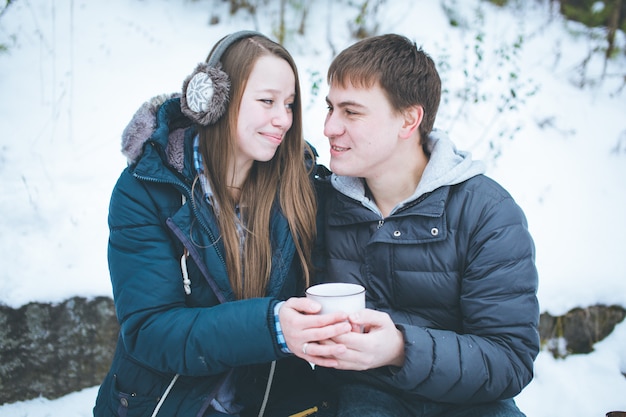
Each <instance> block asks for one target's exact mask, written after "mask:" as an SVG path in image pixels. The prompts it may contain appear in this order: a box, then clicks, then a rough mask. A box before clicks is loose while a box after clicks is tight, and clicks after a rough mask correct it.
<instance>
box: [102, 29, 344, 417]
mask: <svg viewBox="0 0 626 417" xmlns="http://www.w3.org/2000/svg"><path fill="white" fill-rule="evenodd" d="M123 152H124V154H125V155H126V156H127V158H128V160H129V165H128V167H127V168H126V169H125V170H124V171H123V173H122V175H121V177H120V179H119V181H118V183H117V184H116V186H115V189H114V190H113V194H112V197H111V204H110V213H109V227H110V238H109V251H108V259H109V268H110V273H111V281H112V286H113V294H114V299H115V306H116V312H117V317H118V320H119V323H120V327H121V329H120V337H119V340H118V344H117V349H116V352H115V356H114V359H113V363H112V365H111V369H110V372H109V373H108V375H107V376H106V378H105V380H104V382H103V384H102V386H101V387H100V391H99V394H98V398H97V400H96V405H95V408H94V415H95V416H112V415H114V416H128V417H131V416H153V415H157V414H158V415H159V416H169V417H172V416H218V415H242V416H248V415H255V416H256V415H261V414H263V413H264V412H265V415H266V416H269V415H275V416H287V415H290V414H292V413H295V412H298V411H302V410H303V409H306V408H307V407H312V406H314V405H316V402H317V401H318V397H317V391H316V388H315V387H314V386H313V384H312V382H310V380H309V379H308V376H309V375H310V374H311V368H310V367H309V365H308V364H307V363H306V362H305V361H303V360H301V359H298V358H296V357H295V356H293V355H292V354H291V352H290V351H289V349H288V348H287V344H286V342H285V339H284V337H283V335H282V331H281V326H280V321H279V310H280V308H281V306H282V303H281V301H283V300H286V299H287V298H289V297H292V296H295V295H299V294H302V291H303V289H304V288H305V287H306V286H307V285H308V284H309V281H310V279H311V276H312V272H313V261H312V255H311V253H312V251H313V242H314V239H315V229H316V227H315V216H316V199H315V192H314V189H313V187H312V183H311V175H310V171H311V170H310V167H311V166H312V164H313V163H314V160H313V156H312V152H311V150H310V149H308V147H307V145H306V143H305V141H304V140H303V137H302V116H301V103H300V90H299V81H298V73H297V69H296V65H295V63H294V61H293V59H292V57H291V56H290V55H289V53H288V52H287V51H286V50H285V49H284V48H283V47H282V46H280V45H278V44H276V43H275V42H273V41H271V40H269V39H268V38H266V37H265V36H263V35H261V34H258V33H255V32H237V33H235V34H232V35H229V36H227V37H226V38H224V39H222V40H221V41H220V42H219V43H218V44H217V45H216V46H215V47H214V48H213V50H212V51H211V54H210V55H209V58H208V59H207V62H206V63H203V64H200V65H198V68H196V71H194V73H193V74H192V75H191V76H190V77H188V78H187V80H185V83H184V84H183V92H182V95H180V94H176V95H173V96H171V97H163V96H162V97H158V98H155V99H153V100H151V101H150V102H148V103H146V104H145V105H144V106H143V107H142V108H141V109H140V110H139V111H138V112H137V114H136V115H135V116H134V118H133V120H132V121H131V123H130V125H129V126H128V127H127V128H126V130H125V131H124V135H123ZM341 331H342V330H341V329H340V327H337V334H338V333H340V332H341ZM331 336H332V335H330V336H329V337H331ZM318 415H322V414H321V413H320V414H318Z"/></svg>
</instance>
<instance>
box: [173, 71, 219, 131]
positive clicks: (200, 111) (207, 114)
mask: <svg viewBox="0 0 626 417" xmlns="http://www.w3.org/2000/svg"><path fill="white" fill-rule="evenodd" d="M229 90H230V80H229V78H228V75H227V74H226V73H225V72H224V71H222V66H221V64H219V63H218V64H217V65H216V66H210V65H209V64H207V63H200V64H198V66H197V67H196V69H195V70H194V72H193V73H192V74H191V75H189V76H188V77H187V78H185V81H184V82H183V94H182V97H181V101H180V105H181V109H182V111H183V113H184V114H185V115H186V116H187V117H189V118H190V119H192V120H193V121H194V122H196V123H199V124H201V125H203V126H208V125H210V124H213V123H215V122H217V121H218V120H219V118H220V117H222V116H223V115H224V113H225V112H226V108H227V107H228V96H229V95H228V93H229Z"/></svg>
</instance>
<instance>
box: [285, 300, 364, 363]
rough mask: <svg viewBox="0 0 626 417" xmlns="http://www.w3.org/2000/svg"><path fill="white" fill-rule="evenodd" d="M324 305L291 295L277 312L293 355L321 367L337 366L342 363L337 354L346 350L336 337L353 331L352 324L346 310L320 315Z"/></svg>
mask: <svg viewBox="0 0 626 417" xmlns="http://www.w3.org/2000/svg"><path fill="white" fill-rule="evenodd" d="M321 308H322V306H321V305H320V304H319V303H317V302H315V301H313V300H310V299H308V298H304V297H302V298H298V297H294V298H290V299H289V300H287V301H285V303H284V304H283V305H282V306H281V307H280V310H279V312H278V317H279V320H280V326H281V328H282V331H283V335H284V336H285V342H286V343H287V347H288V348H289V350H290V351H291V352H292V353H293V354H294V355H296V356H298V357H300V358H302V359H305V360H306V361H308V362H310V363H312V364H315V365H318V366H323V367H326V368H336V367H338V366H339V362H338V360H337V359H336V357H337V356H338V355H342V354H344V353H345V352H346V350H347V349H346V347H345V346H344V345H342V344H341V343H336V342H333V340H334V339H336V338H337V337H339V336H341V335H345V334H347V333H350V331H351V329H352V326H351V324H350V323H349V322H348V315H347V314H346V313H341V312H339V313H332V314H323V315H319V314H317V313H319V311H320V310H321Z"/></svg>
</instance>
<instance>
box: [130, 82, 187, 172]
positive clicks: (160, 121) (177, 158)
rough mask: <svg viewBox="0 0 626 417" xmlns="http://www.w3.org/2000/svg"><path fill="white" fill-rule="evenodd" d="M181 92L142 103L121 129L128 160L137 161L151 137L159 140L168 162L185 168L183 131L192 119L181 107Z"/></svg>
mask: <svg viewBox="0 0 626 417" xmlns="http://www.w3.org/2000/svg"><path fill="white" fill-rule="evenodd" d="M180 96H181V95H180V93H172V94H161V95H159V96H156V97H153V98H151V99H150V100H148V101H146V102H145V103H143V104H142V105H141V107H140V108H139V109H138V110H137V112H136V113H135V114H134V115H133V117H132V119H131V121H130V123H129V124H128V125H127V126H126V128H125V129H124V131H123V132H122V154H124V156H125V157H126V159H127V160H128V164H129V165H132V164H135V163H136V162H137V161H138V160H139V159H140V158H141V155H142V153H143V147H144V145H145V143H146V142H148V141H149V140H152V141H155V142H157V143H159V144H160V145H161V146H162V147H163V149H165V152H166V154H167V158H168V162H169V164H170V165H171V166H173V167H174V168H175V169H176V170H177V171H179V172H182V171H183V164H184V131H185V129H186V128H188V127H189V126H191V125H192V121H191V120H190V119H188V118H187V117H186V116H185V115H183V113H182V111H181V108H180Z"/></svg>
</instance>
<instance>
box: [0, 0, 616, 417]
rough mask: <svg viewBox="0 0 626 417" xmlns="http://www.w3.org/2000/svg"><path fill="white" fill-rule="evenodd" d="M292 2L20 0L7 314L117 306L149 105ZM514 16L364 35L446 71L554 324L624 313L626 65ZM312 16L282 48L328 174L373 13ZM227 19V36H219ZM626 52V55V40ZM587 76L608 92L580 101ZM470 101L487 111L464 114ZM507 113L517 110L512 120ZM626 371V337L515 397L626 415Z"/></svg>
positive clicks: (10, 64)
mask: <svg viewBox="0 0 626 417" xmlns="http://www.w3.org/2000/svg"><path fill="white" fill-rule="evenodd" d="M278 3H279V2H278V1H274V2H270V7H273V8H274V10H273V11H269V10H268V9H267V8H266V7H261V8H260V9H259V12H258V13H257V16H256V17H252V16H251V15H250V14H249V13H247V12H245V11H240V12H238V13H237V14H235V15H232V16H231V15H229V14H228V10H227V7H228V6H227V3H226V2H222V1H209V0H198V1H175V0H144V1H139V0H109V1H107V2H93V1H87V0H70V1H55V0H17V1H14V2H12V4H11V5H10V6H9V7H8V9H7V10H5V11H4V14H3V15H1V17H0V44H5V45H6V46H7V47H8V51H7V52H4V53H0V91H1V93H0V132H2V138H1V139H0V178H1V180H2V191H3V192H2V193H0V263H1V264H2V271H1V272H0V303H3V304H6V305H10V306H13V307H18V306H21V305H23V304H26V303H28V302H31V301H42V302H47V301H49V302H58V301H61V300H64V299H66V298H68V297H72V296H75V295H80V296H86V297H91V296H97V295H107V296H110V295H111V287H110V283H109V277H108V268H107V265H106V242H107V235H108V231H107V225H106V218H107V209H108V200H109V196H110V192H111V189H112V187H113V184H114V183H115V181H116V180H117V177H118V175H119V173H120V171H121V170H122V168H123V167H124V166H125V163H126V162H125V160H124V158H123V157H122V155H121V153H120V152H119V149H120V134H121V132H122V130H123V128H124V127H125V124H126V123H127V122H128V120H129V119H130V117H131V115H132V114H133V113H134V111H135V110H136V108H138V107H139V106H140V105H141V103H143V102H144V101H145V100H147V99H148V98H150V97H152V96H154V95H157V94H161V93H167V92H174V91H179V90H180V87H181V85H182V80H183V79H184V78H185V77H186V76H187V75H188V74H189V73H190V72H191V71H192V70H193V69H194V68H195V65H196V63H197V62H200V61H203V60H204V58H205V56H206V54H207V53H208V51H209V50H210V48H211V47H212V45H213V43H214V42H215V41H217V40H218V39H219V38H221V37H222V36H224V35H226V34H228V33H231V32H233V31H235V30H240V29H256V30H259V31H261V32H264V33H266V34H268V35H270V36H271V35H272V31H273V30H275V29H276V28H277V27H278V21H277V16H278V14H277V13H276V11H277V9H278ZM514 3H519V5H518V6H516V9H515V10H511V9H498V8H496V7H494V6H492V5H490V4H489V3H488V2H481V1H479V0H466V1H463V2H461V1H458V0H457V1H455V0H442V1H432V0H417V1H412V2H406V1H400V0H388V1H386V2H384V3H383V5H382V6H381V8H380V9H379V10H378V13H377V14H376V15H375V16H369V17H368V20H367V21H368V22H370V27H372V26H373V25H374V23H376V24H378V33H385V32H396V33H401V34H405V35H407V36H409V37H411V38H413V39H414V40H415V41H416V42H417V43H418V44H419V45H422V46H423V47H424V49H425V50H426V51H427V52H429V53H430V54H431V55H432V56H433V58H434V59H435V61H436V62H438V63H439V68H440V72H441V75H442V78H443V80H444V83H445V85H444V87H447V88H448V90H449V92H448V93H446V95H445V97H444V98H445V100H444V102H443V103H442V107H441V111H440V116H439V118H438V121H437V123H436V125H437V127H439V128H440V129H444V130H447V131H448V132H449V133H450V135H451V137H452V138H453V139H454V140H455V141H456V142H457V145H458V146H459V148H463V149H468V150H471V151H472V152H473V153H474V156H475V157H478V158H483V159H485V160H486V161H487V162H488V164H489V172H488V173H489V175H490V176H492V177H493V178H495V179H496V180H497V181H499V182H500V183H501V184H503V185H504V186H505V187H506V188H507V189H508V190H509V191H510V192H511V193H512V194H513V196H514V197H515V198H516V200H517V201H518V202H519V204H520V205H521V206H522V207H523V208H524V210H525V212H526V214H527V217H528V220H529V224H530V229H531V232H532V234H533V236H534V238H535V241H536V246H537V266H538V269H539V273H540V289H539V299H540V303H541V307H542V311H548V312H550V313H552V314H562V313H565V312H566V311H568V310H569V309H571V308H574V307H579V306H581V307H585V306H589V305H594V304H619V305H621V306H626V261H625V260H624V254H623V253H624V248H626V216H625V215H624V213H626V211H625V209H626V204H625V202H626V193H625V190H626V164H625V160H626V122H625V121H626V119H625V117H624V115H626V99H625V97H626V92H620V87H623V83H624V81H623V77H624V68H625V67H626V58H625V57H624V55H623V54H622V55H621V57H620V58H618V59H617V60H616V61H614V62H612V63H610V64H609V66H608V68H607V69H606V74H607V76H606V77H605V78H604V80H603V81H601V74H602V71H603V68H602V65H603V62H602V59H601V54H595V55H594V57H593V58H592V59H591V60H590V61H589V63H588V65H587V66H586V67H582V66H581V63H582V62H583V61H584V60H585V58H586V57H587V56H588V54H589V53H590V51H591V50H592V49H593V48H594V47H595V46H596V45H597V44H599V41H597V40H592V39H593V37H591V36H586V35H585V36H583V35H581V33H587V32H588V30H587V29H585V28H583V27H582V26H580V25H577V24H573V23H571V22H570V23H566V22H565V21H564V20H563V19H562V18H561V17H560V16H559V15H558V14H556V13H554V12H551V11H550V9H549V3H550V2H549V1H547V0H546V1H534V2H521V1H520V2H514ZM312 4H313V6H311V10H310V12H309V16H308V18H307V20H306V27H305V33H304V35H298V34H297V33H296V30H297V29H298V26H299V24H300V20H299V17H298V16H297V15H296V12H295V11H294V10H293V9H290V12H289V13H290V15H289V18H288V20H287V28H288V36H287V38H286V41H285V45H286V46H287V48H288V49H289V50H290V51H291V52H292V54H293V55H294V57H295V59H296V62H297V64H298V67H299V71H300V79H301V82H302V91H303V95H304V103H305V104H306V106H305V133H306V137H307V139H308V140H309V141H311V142H312V143H313V144H314V145H315V146H316V147H317V149H318V151H319V152H320V154H321V160H322V162H324V163H327V161H328V146H327V142H326V139H325V138H324V136H323V134H322V126H323V119H324V116H325V112H326V105H325V102H324V96H325V95H326V92H327V85H326V83H325V79H324V75H325V72H326V68H327V66H328V64H329V63H330V61H331V59H332V57H333V51H335V52H338V51H339V50H341V49H343V48H344V47H346V46H347V45H349V44H350V43H352V42H353V39H352V38H351V37H350V34H349V26H350V25H353V24H354V22H355V21H356V16H357V15H358V9H357V8H356V7H355V6H351V5H350V4H349V2H348V1H347V0H343V1H339V2H333V1H328V2H312ZM444 6H445V7H444ZM212 16H219V17H220V22H219V23H218V24H215V25H209V21H210V19H211V17H212ZM451 16H453V17H454V18H455V19H456V20H457V22H458V23H459V25H458V26H455V27H452V26H450V24H449V20H450V17H451ZM519 37H521V39H522V40H523V42H522V43H521V44H519V45H518V46H515V43H514V42H515V41H516V40H517V39H518V38H519ZM329 40H330V42H329ZM618 44H619V45H620V47H621V48H624V47H625V45H626V41H625V40H624V35H623V34H622V33H619V34H618ZM476 51H478V52H481V54H480V55H477V53H476ZM464 69H465V70H467V72H464ZM583 69H584V71H583ZM583 73H584V75H585V77H584V79H586V80H589V81H594V82H595V84H591V83H589V84H588V85H587V86H585V87H584V88H579V87H577V86H576V85H577V84H579V83H580V80H582V79H583V78H582V75H581V74H583ZM510 74H514V75H515V76H516V78H514V79H511V78H510ZM620 77H621V78H620ZM510 87H513V88H514V89H515V93H516V95H515V98H512V96H511V95H510V94H509V89H510ZM463 91H467V92H468V97H469V96H470V95H471V94H474V95H475V96H476V97H477V99H476V100H473V99H472V98H470V99H468V100H463V99H462V98H460V95H462V94H460V93H461V92H463ZM505 100H508V105H509V106H512V105H514V106H515V107H514V108H512V109H506V110H504V111H502V112H500V111H498V110H497V106H498V105H499V104H501V103H503V102H504V101H505ZM511 135H512V139H509V136H511ZM622 373H626V323H622V324H620V325H618V326H617V327H616V329H615V331H614V332H613V334H611V335H610V336H609V337H608V338H607V339H605V340H604V341H602V342H600V343H598V344H597V345H596V349H595V351H594V352H593V353H591V354H588V355H578V356H571V357H568V358H566V359H562V360H555V359H553V358H552V357H551V356H550V354H549V353H547V352H542V353H541V354H540V355H539V357H538V359H537V362H536V378H535V379H534V380H533V382H532V383H531V384H530V385H529V386H528V388H527V389H526V390H524V392H522V394H520V395H519V396H518V398H517V401H518V404H519V405H520V407H521V408H522V409H523V410H524V411H525V412H526V413H527V415H528V416H529V417H543V416H546V417H547V416H553V415H576V416H580V417H594V416H601V415H604V413H606V412H607V411H610V410H613V409H622V410H624V409H626V378H625V377H624V376H623V375H622ZM96 390H97V387H93V388H88V389H86V390H83V391H81V392H78V393H74V394H71V395H68V396H66V397H64V398H61V399H57V400H52V401H50V400H46V399H36V400H31V401H26V402H20V403H15V404H7V405H3V406H0V415H2V416H7V417H11V416H30V417H35V416H57V415H63V416H67V417H69V416H88V415H90V414H91V407H92V404H93V400H94V398H95V395H96Z"/></svg>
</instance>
